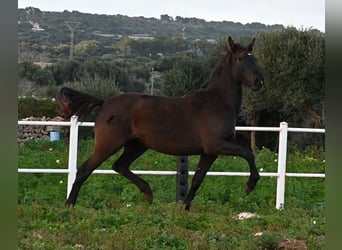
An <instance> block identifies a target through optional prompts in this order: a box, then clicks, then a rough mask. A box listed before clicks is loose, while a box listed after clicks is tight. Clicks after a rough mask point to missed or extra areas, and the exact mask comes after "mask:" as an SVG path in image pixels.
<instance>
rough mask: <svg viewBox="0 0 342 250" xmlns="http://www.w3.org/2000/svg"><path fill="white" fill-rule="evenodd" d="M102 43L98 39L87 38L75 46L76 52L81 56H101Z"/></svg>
mask: <svg viewBox="0 0 342 250" xmlns="http://www.w3.org/2000/svg"><path fill="white" fill-rule="evenodd" d="M101 47H102V46H101V44H100V43H99V42H98V41H96V40H87V41H82V42H80V43H78V44H77V45H76V46H75V54H78V55H81V56H99V55H100V54H101Z"/></svg>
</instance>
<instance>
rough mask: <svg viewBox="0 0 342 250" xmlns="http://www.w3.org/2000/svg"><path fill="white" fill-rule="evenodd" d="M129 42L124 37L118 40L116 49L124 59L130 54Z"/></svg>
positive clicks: (128, 39) (129, 40)
mask: <svg viewBox="0 0 342 250" xmlns="http://www.w3.org/2000/svg"><path fill="white" fill-rule="evenodd" d="M131 40H132V39H130V38H129V37H124V38H122V39H121V40H120V42H119V43H118V45H117V47H118V48H119V50H120V51H121V52H122V53H123V55H124V57H126V56H127V55H128V54H129V53H130V52H131V45H130V43H131Z"/></svg>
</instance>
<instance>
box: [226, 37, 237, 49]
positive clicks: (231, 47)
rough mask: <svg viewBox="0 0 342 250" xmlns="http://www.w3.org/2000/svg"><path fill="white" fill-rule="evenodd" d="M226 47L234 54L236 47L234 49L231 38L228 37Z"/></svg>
mask: <svg viewBox="0 0 342 250" xmlns="http://www.w3.org/2000/svg"><path fill="white" fill-rule="evenodd" d="M228 45H229V47H230V49H231V50H232V51H233V52H235V50H236V47H235V43H234V41H233V39H232V38H231V36H229V37H228Z"/></svg>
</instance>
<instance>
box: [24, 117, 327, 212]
mask: <svg viewBox="0 0 342 250" xmlns="http://www.w3.org/2000/svg"><path fill="white" fill-rule="evenodd" d="M18 125H45V126H48V125H51V126H69V127H70V137H69V162H68V169H31V168H19V169H18V172H19V173H51V174H54V173H66V174H68V186H67V196H68V195H69V193H70V191H71V188H72V184H73V182H74V180H75V177H76V172H77V146H78V128H79V126H85V127H93V126H94V125H95V123H94V122H78V121H77V117H76V116H73V117H71V119H70V121H69V122H55V121H18ZM236 130H237V131H269V132H279V147H278V171H277V173H272V172H262V173H260V176H266V177H277V191H276V208H277V209H283V208H284V204H285V178H286V177H313V178H325V174H323V173H286V154H287V135H288V132H300V133H304V132H306V133H325V129H314V128H289V127H288V124H287V123H286V122H281V123H280V126H279V127H239V126H237V127H236ZM133 172H134V173H135V174H139V175H176V174H177V171H145V170H133ZM93 173H95V174H116V172H114V171H113V170H95V171H94V172H93ZM249 174H250V173H249V172H208V173H207V175H209V176H249ZM189 175H194V171H189Z"/></svg>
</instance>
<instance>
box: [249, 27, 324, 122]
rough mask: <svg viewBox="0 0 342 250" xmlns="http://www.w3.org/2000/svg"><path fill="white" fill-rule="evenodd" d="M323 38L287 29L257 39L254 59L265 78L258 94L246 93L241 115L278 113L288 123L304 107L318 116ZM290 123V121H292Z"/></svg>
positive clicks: (322, 95) (321, 102)
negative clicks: (315, 111)
mask: <svg viewBox="0 0 342 250" xmlns="http://www.w3.org/2000/svg"><path fill="white" fill-rule="evenodd" d="M324 46H325V45H324V36H323V35H322V34H321V33H319V32H317V31H315V30H303V31H300V30H297V29H295V28H287V29H285V30H283V31H277V32H272V33H262V34H259V35H258V36H257V47H256V52H255V54H256V57H257V58H258V61H259V64H260V66H261V69H262V70H261V71H262V72H263V73H264V76H265V86H264V87H263V89H262V90H261V91H259V92H253V91H250V90H246V91H245V93H244V102H243V108H242V112H243V113H242V114H243V115H244V116H245V117H247V118H251V117H253V116H255V114H256V113H258V112H261V111H268V112H280V116H281V117H283V118H282V119H285V120H287V121H289V118H291V116H294V115H295V114H296V115H297V116H298V115H301V118H302V114H301V113H298V110H300V109H301V107H302V106H303V105H304V104H305V105H308V106H310V107H311V108H312V109H314V110H317V112H318V113H321V110H322V105H323V101H324V85H325V73H324V69H325V66H324V65H325V61H324V58H325V56H324V55H325V52H324ZM292 119H293V117H292Z"/></svg>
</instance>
